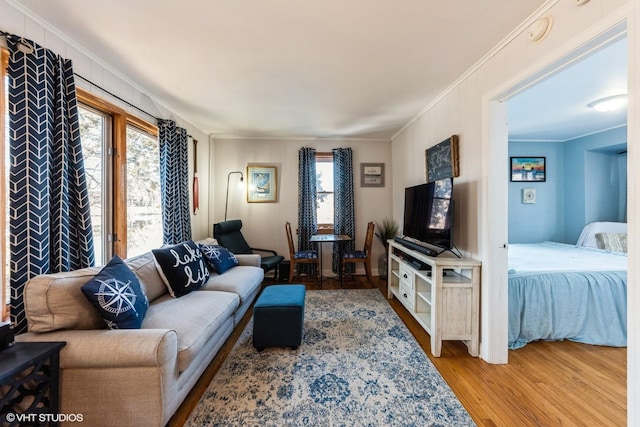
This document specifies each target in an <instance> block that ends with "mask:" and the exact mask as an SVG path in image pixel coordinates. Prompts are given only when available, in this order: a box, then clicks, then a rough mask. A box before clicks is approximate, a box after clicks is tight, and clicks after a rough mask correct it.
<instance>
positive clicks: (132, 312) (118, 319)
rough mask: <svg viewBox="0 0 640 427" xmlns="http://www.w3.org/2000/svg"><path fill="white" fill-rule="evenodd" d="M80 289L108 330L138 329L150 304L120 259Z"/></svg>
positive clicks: (115, 257) (117, 258)
mask: <svg viewBox="0 0 640 427" xmlns="http://www.w3.org/2000/svg"><path fill="white" fill-rule="evenodd" d="M81 289H82V293H83V294H84V296H85V297H86V298H87V299H88V300H89V301H90V302H91V304H93V306H94V307H95V308H96V309H97V310H98V312H99V313H100V316H102V319H103V320H104V321H105V323H106V324H107V326H108V327H109V328H110V329H140V326H141V325H142V320H143V319H144V315H145V314H146V313H147V309H148V308H149V300H148V299H147V296H146V295H145V294H144V292H143V291H142V288H141V287H140V282H139V281H138V278H137V277H136V275H135V274H134V273H133V271H131V269H129V267H128V266H127V264H125V263H124V262H123V261H122V259H120V257H118V256H117V255H116V256H114V257H113V258H112V259H111V261H109V263H108V264H107V265H105V266H104V268H103V269H102V270H100V272H99V273H98V274H96V275H95V277H94V278H93V279H91V280H90V281H89V282H87V283H86V284H84V285H83V286H82V288H81Z"/></svg>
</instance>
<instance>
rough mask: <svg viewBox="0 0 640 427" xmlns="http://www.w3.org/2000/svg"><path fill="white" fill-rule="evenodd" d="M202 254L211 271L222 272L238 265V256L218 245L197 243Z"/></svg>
mask: <svg viewBox="0 0 640 427" xmlns="http://www.w3.org/2000/svg"><path fill="white" fill-rule="evenodd" d="M199 246H200V250H201V251H202V256H203V257H204V259H206V260H207V264H209V267H211V269H212V270H213V271H215V272H216V273H218V274H222V273H224V272H225V271H227V270H229V269H230V268H233V267H235V266H236V265H238V258H236V256H235V255H234V254H232V253H231V252H229V250H228V249H227V248H224V247H222V246H220V245H199Z"/></svg>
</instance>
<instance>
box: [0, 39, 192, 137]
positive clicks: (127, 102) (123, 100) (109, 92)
mask: <svg viewBox="0 0 640 427" xmlns="http://www.w3.org/2000/svg"><path fill="white" fill-rule="evenodd" d="M0 37H4V38H5V39H9V38H15V37H17V36H16V35H14V34H11V33H7V32H6V31H2V30H0ZM73 75H74V76H76V77H78V78H79V79H81V80H84V81H85V82H87V83H89V84H90V85H92V86H94V87H96V88H98V89H100V90H101V91H103V92H105V93H107V94H109V96H112V97H113V98H115V99H117V100H118V101H120V102H123V103H125V104H127V105H128V106H129V107H131V108H135V109H136V110H138V111H140V112H141V113H143V114H146V115H147V116H149V117H151V118H153V119H154V120H155V121H156V122H159V121H160V120H162V119H159V118H158V117H156V116H154V115H153V114H151V113H149V112H147V111H145V110H143V109H142V108H140V107H138V106H137V105H134V104H132V103H131V102H129V101H127V100H126V99H123V98H122V97H120V96H118V95H116V94H115V93H113V92H111V91H109V90H107V89H105V88H103V87H102V86H100V85H97V84H95V83H94V82H92V81H91V80H89V79H88V78H86V77H84V76H81V75H80V74H78V73H76V72H74V73H73ZM187 137H189V138H193V137H192V136H191V135H187Z"/></svg>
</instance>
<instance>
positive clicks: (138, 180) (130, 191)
mask: <svg viewBox="0 0 640 427" xmlns="http://www.w3.org/2000/svg"><path fill="white" fill-rule="evenodd" d="M160 246H162V203H161V200H160V146H159V145H158V138H157V137H155V136H153V135H151V134H149V133H148V132H146V131H144V130H142V129H140V128H138V127H135V126H131V125H127V256H129V257H131V256H134V255H140V254H143V253H145V252H149V251H150V250H151V249H153V248H159V247H160Z"/></svg>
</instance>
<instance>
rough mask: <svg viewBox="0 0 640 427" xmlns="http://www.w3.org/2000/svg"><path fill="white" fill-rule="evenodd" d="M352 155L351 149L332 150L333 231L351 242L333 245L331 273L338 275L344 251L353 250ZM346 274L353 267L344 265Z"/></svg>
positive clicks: (353, 268)
mask: <svg viewBox="0 0 640 427" xmlns="http://www.w3.org/2000/svg"><path fill="white" fill-rule="evenodd" d="M352 158H353V155H352V152H351V148H334V149H333V203H334V208H333V229H334V233H335V234H346V235H349V236H351V237H352V240H350V241H348V242H344V243H341V244H336V245H333V263H332V268H333V272H334V273H336V274H339V273H340V259H341V258H342V254H343V253H344V252H345V251H352V250H354V248H355V240H356V235H355V233H356V227H355V223H356V220H355V204H354V197H353V160H352ZM345 271H346V272H347V273H353V272H354V271H355V266H354V265H353V264H352V263H349V264H347V265H346V270H345Z"/></svg>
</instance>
